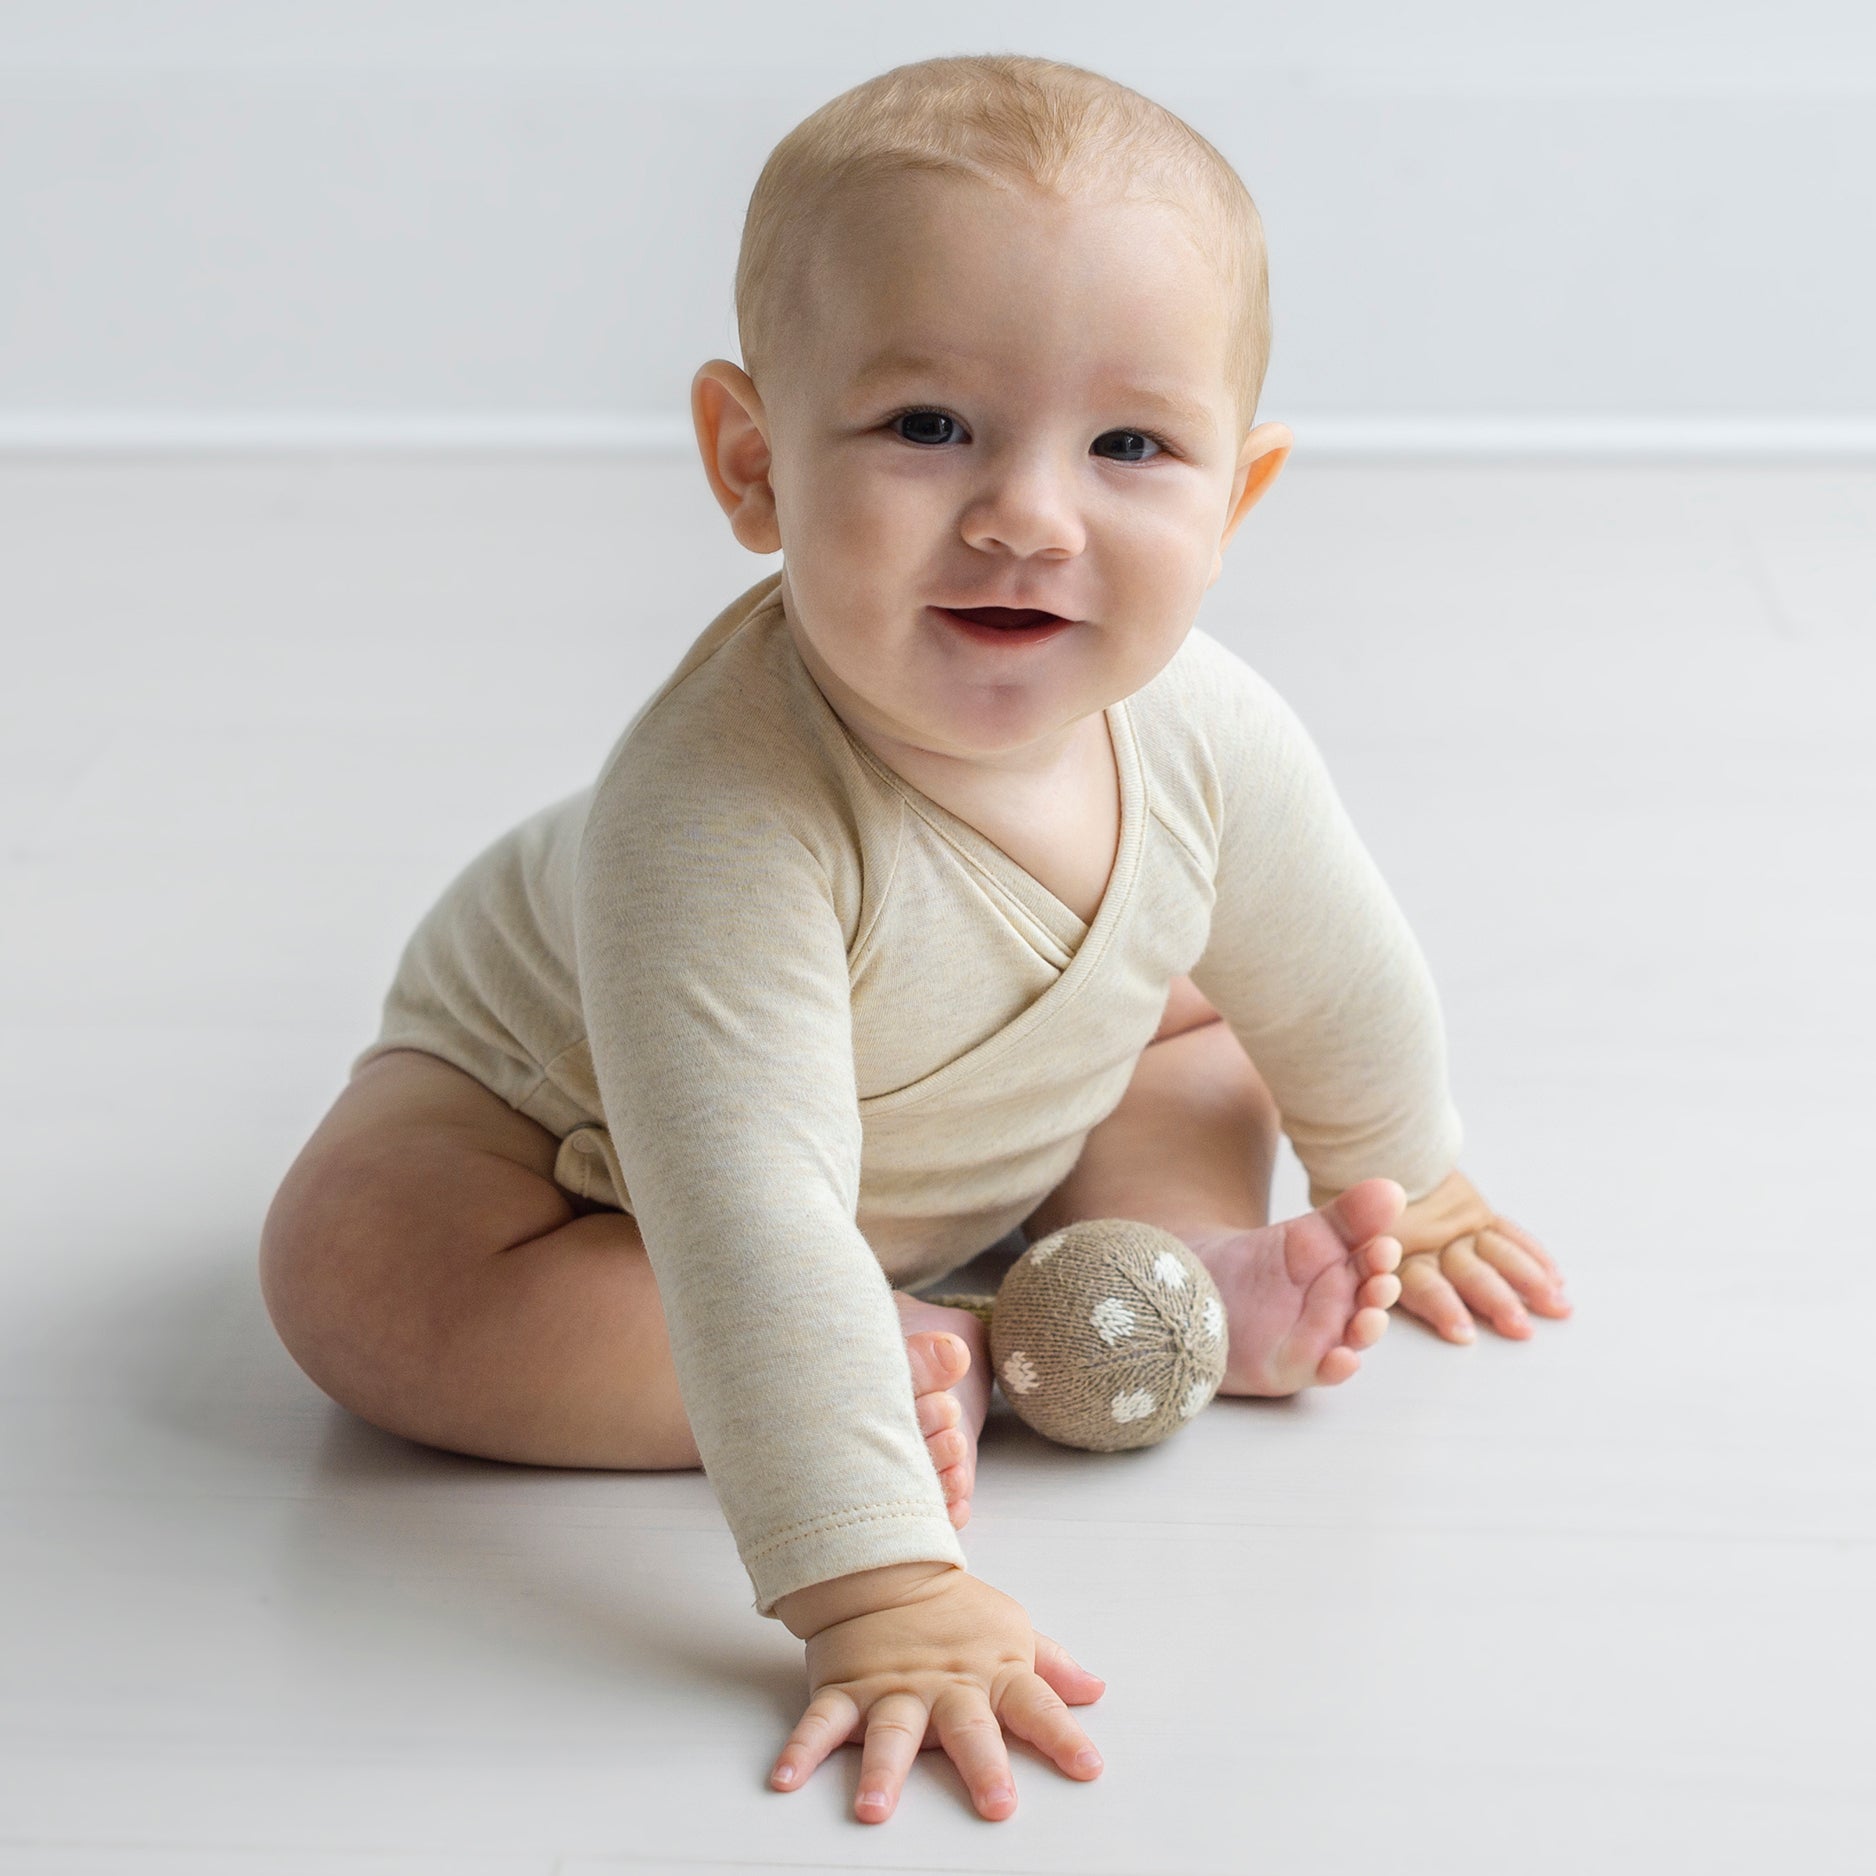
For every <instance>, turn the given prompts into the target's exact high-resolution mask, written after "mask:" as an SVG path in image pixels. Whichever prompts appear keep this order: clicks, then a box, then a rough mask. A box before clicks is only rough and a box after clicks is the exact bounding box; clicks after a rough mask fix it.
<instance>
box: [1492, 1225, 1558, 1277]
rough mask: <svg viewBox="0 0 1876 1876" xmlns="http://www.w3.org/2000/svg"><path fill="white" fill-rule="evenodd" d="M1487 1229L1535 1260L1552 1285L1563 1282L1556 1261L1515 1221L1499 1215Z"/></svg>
mask: <svg viewBox="0 0 1876 1876" xmlns="http://www.w3.org/2000/svg"><path fill="white" fill-rule="evenodd" d="M1488 1229H1489V1230H1491V1231H1494V1232H1496V1233H1497V1234H1498V1236H1500V1237H1501V1238H1509V1239H1510V1240H1511V1242H1512V1243H1513V1244H1515V1245H1517V1246H1518V1247H1519V1249H1521V1250H1522V1251H1524V1252H1525V1253H1526V1254H1527V1255H1529V1256H1531V1257H1533V1258H1535V1259H1536V1260H1537V1262H1538V1263H1540V1264H1541V1265H1543V1267H1544V1268H1545V1269H1546V1270H1547V1271H1549V1273H1550V1280H1551V1282H1552V1283H1557V1284H1560V1283H1562V1282H1563V1272H1562V1271H1561V1270H1559V1269H1558V1268H1557V1260H1556V1259H1555V1258H1554V1257H1552V1256H1551V1254H1550V1253H1549V1252H1548V1251H1547V1250H1545V1249H1544V1247H1543V1246H1542V1245H1541V1244H1539V1243H1538V1241H1537V1240H1536V1239H1535V1238H1534V1237H1532V1236H1531V1234H1530V1233H1529V1232H1528V1231H1526V1230H1525V1228H1524V1227H1523V1226H1522V1225H1521V1224H1519V1223H1518V1222H1517V1221H1516V1220H1515V1219H1512V1218H1506V1217H1504V1216H1503V1215H1502V1214H1501V1215H1500V1216H1498V1217H1496V1218H1494V1219H1493V1220H1492V1222H1491V1224H1490V1226H1489V1227H1488Z"/></svg>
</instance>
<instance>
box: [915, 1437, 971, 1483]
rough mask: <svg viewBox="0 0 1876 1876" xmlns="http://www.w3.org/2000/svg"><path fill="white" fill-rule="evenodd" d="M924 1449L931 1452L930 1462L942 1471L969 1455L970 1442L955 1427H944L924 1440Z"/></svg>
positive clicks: (957, 1463)
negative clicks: (940, 1431)
mask: <svg viewBox="0 0 1876 1876" xmlns="http://www.w3.org/2000/svg"><path fill="white" fill-rule="evenodd" d="M925 1450H926V1451H927V1452H928V1453H930V1454H931V1459H932V1464H933V1465H934V1466H935V1467H936V1468H937V1469H938V1470H939V1471H940V1472H944V1471H946V1470H947V1469H948V1468H950V1467H954V1466H958V1465H961V1464H962V1463H963V1461H964V1460H966V1459H968V1458H969V1457H970V1450H971V1443H970V1441H969V1440H967V1439H966V1438H965V1437H964V1435H963V1434H962V1433H961V1432H960V1431H959V1430H958V1429H957V1428H956V1427H946V1428H945V1430H944V1431H943V1432H942V1433H934V1434H933V1435H932V1436H931V1438H930V1439H928V1440H927V1441H926V1442H925Z"/></svg>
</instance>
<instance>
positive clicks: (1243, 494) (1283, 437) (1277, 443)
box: [1206, 423, 1296, 586]
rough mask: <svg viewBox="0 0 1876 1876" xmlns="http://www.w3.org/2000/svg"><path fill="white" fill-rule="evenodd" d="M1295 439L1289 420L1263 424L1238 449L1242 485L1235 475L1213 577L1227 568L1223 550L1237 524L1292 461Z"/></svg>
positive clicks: (1209, 581)
mask: <svg viewBox="0 0 1876 1876" xmlns="http://www.w3.org/2000/svg"><path fill="white" fill-rule="evenodd" d="M1295 442H1296V437H1295V434H1294V433H1293V432H1292V431H1291V429H1290V426H1289V425H1288V424H1286V423H1260V424H1259V425H1257V427H1256V428H1255V429H1254V430H1252V431H1251V432H1250V433H1249V434H1248V435H1247V436H1246V437H1245V439H1244V442H1243V444H1242V445H1241V446H1240V448H1239V450H1238V466H1237V472H1236V477H1242V478H1243V483H1242V486H1241V487H1240V486H1239V483H1238V481H1237V479H1236V477H1234V478H1233V481H1232V487H1233V488H1234V489H1236V490H1237V495H1236V497H1235V499H1234V500H1233V502H1232V504H1231V512H1230V513H1229V514H1228V515H1227V516H1226V517H1225V525H1224V531H1223V532H1222V533H1221V534H1220V535H1219V537H1218V549H1217V551H1216V552H1215V553H1214V554H1213V555H1212V574H1211V580H1207V581H1206V585H1207V586H1209V585H1210V584H1211V583H1212V580H1215V579H1217V578H1218V576H1219V574H1220V573H1222V572H1223V571H1224V565H1225V560H1224V550H1225V546H1226V544H1227V543H1228V542H1229V541H1230V539H1231V537H1232V535H1234V534H1235V533H1237V531H1238V524H1239V522H1241V521H1242V520H1243V519H1244V517H1245V516H1246V515H1248V514H1249V513H1250V512H1251V510H1252V509H1253V508H1255V507H1256V506H1257V504H1258V502H1259V501H1260V500H1261V499H1262V498H1263V496H1264V494H1265V493H1266V491H1267V490H1268V489H1269V487H1270V485H1271V483H1273V482H1274V481H1276V479H1277V474H1278V472H1279V471H1280V470H1281V469H1282V467H1283V465H1284V463H1285V462H1287V461H1288V460H1289V455H1290V450H1291V447H1292V446H1293V445H1294V443H1295Z"/></svg>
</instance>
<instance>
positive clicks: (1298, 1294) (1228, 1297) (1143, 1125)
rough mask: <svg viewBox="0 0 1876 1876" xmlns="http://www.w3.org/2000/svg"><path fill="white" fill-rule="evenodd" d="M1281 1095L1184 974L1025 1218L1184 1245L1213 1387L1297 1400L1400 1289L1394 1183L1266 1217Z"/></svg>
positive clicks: (1350, 1355) (1351, 1365)
mask: <svg viewBox="0 0 1876 1876" xmlns="http://www.w3.org/2000/svg"><path fill="white" fill-rule="evenodd" d="M1278 1137H1279V1122H1278V1116H1277V1107H1276V1103H1275V1101H1273V1100H1272V1099H1271V1095H1270V1091H1269V1089H1268V1088H1266V1087H1265V1086H1264V1082H1263V1078H1262V1077H1261V1076H1260V1075H1259V1074H1258V1073H1257V1070H1256V1068H1255V1066H1254V1065H1253V1064H1252V1062H1251V1060H1250V1058H1249V1057H1248V1056H1247V1055H1246V1054H1245V1053H1244V1050H1243V1049H1242V1047H1240V1046H1239V1043H1238V1040H1237V1038H1236V1037H1235V1036H1234V1035H1233V1034H1232V1033H1231V1029H1230V1027H1229V1026H1228V1025H1227V1024H1226V1023H1225V1022H1223V1021H1222V1020H1221V1019H1220V1017H1219V1015H1218V1012H1217V1011H1216V1010H1214V1009H1213V1008H1212V1007H1211V1005H1210V1004H1209V1003H1207V1002H1206V1001H1205V999H1204V998H1203V997H1202V996H1200V994H1199V993H1198V991H1197V989H1196V988H1194V986H1193V985H1192V983H1191V980H1190V979H1188V978H1184V977H1181V978H1178V979H1176V980H1175V981H1174V983H1173V986H1172V991H1171V994H1170V995H1169V997H1168V999H1167V1005H1166V1013H1165V1016H1164V1017H1163V1019H1162V1020H1161V1023H1160V1028H1159V1033H1158V1034H1157V1035H1156V1036H1155V1037H1154V1038H1153V1040H1152V1042H1151V1043H1149V1044H1148V1045H1147V1047H1146V1049H1145V1050H1144V1051H1143V1052H1142V1054H1141V1057H1140V1060H1139V1061H1138V1062H1137V1063H1136V1064H1135V1066H1134V1072H1133V1079H1132V1081H1131V1082H1129V1084H1128V1087H1127V1092H1126V1093H1125V1094H1124V1095H1123V1096H1122V1097H1121V1102H1120V1105H1119V1106H1118V1107H1117V1108H1116V1109H1115V1110H1114V1112H1113V1113H1111V1114H1110V1115H1108V1116H1107V1118H1106V1119H1105V1120H1103V1121H1102V1122H1101V1124H1100V1125H1099V1126H1098V1127H1096V1128H1095V1129H1094V1131H1093V1132H1092V1133H1090V1134H1089V1136H1088V1139H1087V1142H1086V1144H1085V1145H1084V1146H1083V1148H1082V1152H1081V1157H1080V1159H1079V1160H1077V1161H1076V1163H1075V1165H1074V1168H1073V1169H1072V1170H1071V1172H1070V1173H1069V1176H1068V1177H1067V1178H1066V1179H1065V1180H1063V1182H1062V1183H1061V1185H1059V1186H1058V1187H1057V1188H1056V1189H1055V1190H1054V1191H1053V1192H1052V1193H1050V1194H1049V1196H1048V1197H1047V1198H1046V1199H1045V1200H1044V1201H1043V1202H1042V1204H1041V1205H1040V1206H1039V1207H1038V1208H1037V1209H1036V1211H1035V1212H1033V1213H1032V1214H1031V1215H1030V1217H1029V1218H1028V1219H1027V1220H1025V1221H1024V1225H1023V1232H1024V1235H1025V1236H1026V1237H1028V1239H1029V1240H1030V1242H1031V1243H1034V1242H1035V1241H1036V1239H1037V1238H1039V1237H1041V1236H1043V1235H1045V1234H1046V1233H1048V1232H1050V1231H1055V1230H1058V1229H1059V1228H1060V1227H1061V1226H1063V1225H1066V1224H1072V1223H1074V1222H1076V1221H1078V1220H1080V1219H1084V1218H1137V1219H1139V1220H1141V1221H1142V1222H1144V1223H1146V1224H1153V1225H1158V1226H1160V1227H1161V1228H1162V1229H1163V1230H1166V1231H1170V1232H1171V1233H1172V1234H1173V1236H1174V1237H1176V1238H1179V1239H1180V1240H1181V1241H1182V1242H1184V1243H1185V1244H1187V1245H1188V1246H1190V1248H1191V1249H1192V1251H1193V1252H1194V1253H1195V1254H1196V1255H1197V1256H1198V1258H1199V1260H1200V1261H1201V1262H1202V1263H1203V1264H1204V1265H1205V1267H1206V1268H1207V1269H1208V1270H1209V1271H1210V1272H1211V1274H1212V1278H1213V1280H1214V1281H1215V1282H1216V1283H1217V1285H1218V1290H1219V1294H1220V1296H1221V1297H1222V1298H1223V1300H1224V1305H1225V1319H1226V1324H1227V1331H1228V1336H1229V1340H1230V1349H1231V1352H1230V1362H1229V1366H1228V1367H1227V1369H1226V1371H1225V1379H1224V1385H1223V1387H1222V1388H1221V1389H1220V1392H1222V1393H1226V1394H1293V1393H1295V1392H1297V1391H1298V1390H1299V1389H1301V1388H1304V1387H1308V1386H1312V1385H1316V1384H1327V1385H1334V1384H1335V1383H1337V1382H1340V1381H1345V1380H1347V1379H1348V1378H1349V1376H1350V1375H1352V1374H1353V1373H1354V1372H1355V1371H1356V1370H1357V1369H1358V1368H1359V1367H1360V1366H1361V1357H1360V1355H1359V1354H1358V1353H1357V1352H1356V1351H1357V1350H1359V1349H1364V1348H1367V1347H1370V1346H1372V1345H1373V1343H1374V1342H1375V1341H1377V1340H1378V1339H1379V1337H1380V1335H1381V1333H1382V1331H1383V1329H1385V1328H1386V1326H1387V1314H1386V1312H1387V1309H1388V1307H1389V1306H1390V1305H1391V1304H1392V1303H1393V1302H1394V1301H1395V1299H1396V1298H1397V1297H1398V1296H1399V1295H1400V1284H1399V1281H1398V1279H1396V1278H1395V1277H1394V1276H1393V1274H1392V1272H1393V1270H1394V1268H1395V1266H1396V1265H1397V1264H1398V1263H1399V1261H1400V1245H1399V1243H1398V1242H1397V1241H1396V1240H1395V1239H1393V1238H1390V1237H1386V1236H1384V1235H1382V1234H1383V1233H1385V1232H1386V1231H1387V1229H1388V1227H1389V1226H1390V1225H1391V1224H1392V1223H1393V1222H1394V1220H1395V1218H1396V1217H1397V1216H1398V1215H1399V1211H1400V1201H1401V1196H1402V1195H1401V1191H1400V1188H1399V1187H1398V1186H1397V1185H1395V1184H1394V1183H1393V1182H1392V1181H1390V1180H1384V1179H1367V1180H1363V1181H1362V1183H1361V1184H1360V1185H1358V1186H1354V1187H1352V1188H1351V1189H1350V1190H1349V1191H1347V1192H1345V1193H1343V1194H1342V1196H1341V1197H1340V1198H1339V1199H1337V1200H1336V1201H1335V1203H1334V1204H1333V1205H1330V1206H1325V1207H1324V1208H1323V1209H1322V1210H1321V1211H1317V1212H1310V1213H1307V1214H1305V1215H1304V1216H1303V1217H1301V1218H1294V1219H1290V1220H1288V1221H1287V1222H1285V1223H1283V1224H1278V1225H1272V1224H1269V1223H1268V1222H1267V1221H1268V1219H1269V1216H1270V1175H1271V1170H1272V1168H1273V1167H1274V1165H1275V1164H1276V1152H1277V1141H1278Z"/></svg>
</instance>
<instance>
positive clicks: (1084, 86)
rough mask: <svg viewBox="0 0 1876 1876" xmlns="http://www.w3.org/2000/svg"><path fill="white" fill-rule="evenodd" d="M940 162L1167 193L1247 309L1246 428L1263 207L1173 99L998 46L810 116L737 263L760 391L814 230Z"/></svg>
mask: <svg viewBox="0 0 1876 1876" xmlns="http://www.w3.org/2000/svg"><path fill="white" fill-rule="evenodd" d="M916 172H927V173H934V174H939V175H951V176H962V177H971V178H974V179H976V180H977V181H979V182H985V183H989V184H991V185H992V186H993V187H997V188H1008V187H1009V186H1010V185H1011V183H1012V182H1017V183H1027V184H1030V185H1031V186H1033V187H1036V188H1039V189H1043V190H1047V191H1051V192H1053V193H1055V194H1058V195H1062V196H1069V195H1076V194H1097V193H1100V192H1102V191H1104V190H1111V191H1112V192H1114V193H1115V194H1116V195H1120V196H1124V197H1125V199H1127V200H1130V201H1153V202H1158V203H1161V204H1163V205H1164V206H1166V207H1167V208H1170V209H1172V210H1174V211H1175V212H1177V213H1178V214H1179V215H1181V216H1182V217H1184V219H1185V220H1186V222H1187V223H1188V226H1189V230H1190V232H1191V234H1192V236H1193V238H1194V240H1195V241H1196V242H1197V243H1198V245H1199V248H1200V250H1201V252H1203V253H1205V254H1207V255H1208V256H1211V257H1214V258H1215V260H1216V263H1217V266H1218V269H1219V274H1220V277H1221V281H1222V284H1223V286H1224V289H1225V298H1226V304H1227V305H1228V306H1230V307H1231V308H1232V309H1233V311H1234V317H1233V320H1232V330H1231V333H1230V335H1229V338H1228V342H1227V343H1228V349H1227V354H1226V357H1227V368H1228V370H1229V372H1230V375H1231V381H1232V384H1233V387H1234V388H1235V390H1236V392H1237V396H1238V411H1239V417H1240V422H1241V426H1242V429H1245V430H1248V429H1249V427H1250V423H1251V419H1252V417H1253V416H1254V415H1255V413H1256V410H1257V400H1258V398H1259V396H1260V395H1261V394H1262V391H1263V384H1264V370H1265V367H1266V366H1267V364H1268V363H1269V360H1270V285H1269V274H1268V268H1267V264H1266V261H1265V255H1264V227H1263V221H1262V218H1261V217H1260V216H1259V215H1258V212H1257V205H1256V203H1255V202H1253V201H1252V200H1251V196H1250V191H1249V190H1247V189H1246V188H1245V186H1244V183H1243V181H1242V180H1241V179H1240V177H1239V175H1238V173H1237V171H1236V170H1234V169H1233V168H1232V167H1231V165H1230V164H1229V163H1228V162H1226V160H1225V159H1224V157H1223V156H1222V155H1220V153H1219V152H1218V150H1217V149H1216V148H1214V147H1213V145H1211V144H1210V143H1208V142H1207V141H1206V140H1205V138H1203V137H1201V136H1200V135H1199V133H1198V132H1197V131H1196V130H1194V129H1193V128H1192V127H1191V125H1189V124H1187V123H1186V122H1185V121H1184V120H1183V119H1182V118H1179V117H1176V116H1174V114H1173V113H1172V112H1171V111H1169V110H1167V109H1166V108H1165V106H1164V105H1160V104H1155V103H1154V102H1153V100H1152V99H1151V98H1147V97H1143V96H1142V95H1141V94H1140V93H1139V92H1137V91H1130V90H1129V89H1128V88H1127V87H1126V86H1125V85H1122V84H1117V83H1115V81H1114V80H1113V79H1111V78H1103V77H1102V76H1101V75H1100V74H1099V73H1097V72H1090V71H1086V70H1084V69H1083V68H1082V67H1081V66H1078V65H1063V64H1060V63H1058V62H1057V61H1056V60H1054V59H1037V58H1022V57H1018V56H1016V55H1014V54H1005V53H994V54H984V55H981V56H975V57H964V58H941V59H925V60H922V61H920V62H919V63H917V64H914V65H899V66H895V67H894V68H893V69H892V70H891V71H889V72H882V73H881V74H880V75H879V76H878V77H877V78H869V79H868V80H867V81H866V82H865V83H864V84H859V85H855V86H854V87H853V89H852V90H850V91H843V92H842V93H841V94H840V96H839V97H837V98H833V99H830V100H829V102H827V103H826V104H824V105H822V106H821V108H820V109H819V110H817V111H815V112H814V113H813V115H812V116H810V117H807V118H804V119H803V120H802V122H801V123H799V124H797V125H796V126H795V128H794V129H793V130H791V131H790V132H789V133H788V135H787V136H785V137H784V138H783V139H782V140H781V142H780V143H778V144H777V145H776V146H775V148H774V150H772V151H771V152H770V154H769V160H768V161H767V162H766V163H765V164H764V165H763V167H762V174H761V175H760V176H759V177H757V179H756V186H755V190H754V192H753V193H752V194H751V196H750V198H749V210H748V213H747V215H746V216H745V217H744V220H743V239H742V249H741V252H740V253H739V255H738V256H737V262H736V329H737V335H738V338H739V340H740V342H741V345H742V352H743V365H744V368H745V369H746V370H747V371H748V373H749V375H750V377H751V378H752V379H753V380H755V382H756V385H757V387H758V389H759V388H760V387H761V384H762V381H763V375H764V373H765V371H767V370H768V369H769V368H770V367H771V366H772V364H773V363H774V361H775V359H776V357H777V356H778V354H779V352H780V351H781V348H782V346H783V343H784V338H785V334H786V320H787V315H788V311H789V309H790V308H791V307H794V306H796V305H798V304H799V301H798V299H797V297H796V295H795V293H794V291H793V289H794V288H795V286H796V285H797V283H798V281H799V279H800V274H801V269H802V267H803V266H804V264H805V262H806V260H807V258H808V256H809V255H810V254H811V252H812V250H813V237H814V233H815V230H816V226H817V224H818V222H819V221H820V220H821V218H822V217H823V216H824V215H825V213H826V211H827V209H828V207H829V205H830V204H831V203H832V202H833V201H834V200H835V199H836V198H837V197H838V196H840V195H841V194H842V193H844V192H845V191H848V190H851V189H856V188H860V187H863V186H865V185H866V184H868V183H870V182H874V181H878V180H880V179H883V178H886V177H891V176H898V175H905V174H908V173H916Z"/></svg>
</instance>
